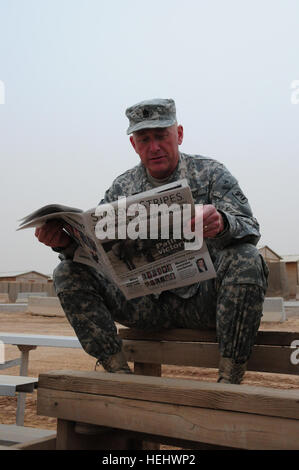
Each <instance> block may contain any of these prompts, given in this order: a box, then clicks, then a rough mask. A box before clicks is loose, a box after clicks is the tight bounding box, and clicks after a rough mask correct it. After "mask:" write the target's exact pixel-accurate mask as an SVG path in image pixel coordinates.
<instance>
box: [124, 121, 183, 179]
mask: <svg viewBox="0 0 299 470" xmlns="http://www.w3.org/2000/svg"><path fill="white" fill-rule="evenodd" d="M130 141H131V144H132V145H133V147H134V149H135V151H136V152H137V153H138V155H139V157H140V159H141V161H142V163H143V165H144V166H145V167H146V168H147V169H148V171H149V173H150V174H151V175H152V176H153V177H154V178H158V179H162V178H166V177H167V176H169V175H171V173H173V171H174V170H175V168H176V166H177V164H178V161H179V145H180V144H181V143H182V141H183V127H182V126H178V125H176V124H175V125H173V126H171V127H165V128H160V127H159V128H156V129H142V130H140V131H137V132H134V133H133V135H132V136H131V137H130Z"/></svg>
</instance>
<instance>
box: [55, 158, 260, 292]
mask: <svg viewBox="0 0 299 470" xmlns="http://www.w3.org/2000/svg"><path fill="white" fill-rule="evenodd" d="M183 178H186V179H187V181H188V182H189V186H190V188H191V191H192V195H193V199H194V202H195V204H213V205H214V206H215V207H216V209H217V210H218V211H219V212H221V214H222V216H223V218H224V222H225V229H224V231H223V232H221V233H220V234H219V235H217V236H216V237H214V238H209V239H206V243H207V246H208V249H209V252H210V255H211V258H212V259H215V258H216V255H217V252H218V250H219V249H220V250H221V249H222V248H224V247H226V246H228V245H231V244H235V243H243V242H247V243H252V244H254V245H256V244H257V242H258V240H259V239H260V233H259V224H258V222H257V220H256V219H255V218H254V217H253V215H252V211H251V208H250V206H249V203H248V200H247V198H246V196H245V195H244V194H243V192H242V190H241V189H240V187H239V185H238V182H237V180H236V178H234V177H233V176H232V175H231V173H229V171H228V170H227V169H226V168H225V166H224V165H223V164H221V163H219V162H218V161H216V160H214V159H212V158H207V157H202V156H200V155H187V154H184V153H181V154H180V160H179V163H178V166H177V168H176V170H175V171H174V173H173V174H172V176H171V178H170V179H169V180H168V181H167V182H168V183H170V182H172V181H177V180H179V179H183ZM152 188H153V186H152V183H151V182H150V181H149V180H148V178H147V173H146V169H145V167H144V166H143V165H142V164H141V163H140V164H139V165H136V166H135V167H133V168H131V169H130V170H127V171H126V172H125V173H123V174H122V175H120V176H118V177H117V178H116V179H115V180H114V181H113V183H112V185H111V186H110V188H109V189H108V190H107V191H106V192H105V196H104V198H103V199H102V200H101V202H100V204H103V203H107V202H112V201H116V200H117V199H118V197H120V196H130V195H132V194H136V193H140V192H142V191H147V190H149V189H152ZM76 247H77V245H76V243H73V244H72V245H71V246H70V247H67V248H66V249H65V250H60V253H61V255H60V258H61V259H65V258H72V257H73V253H74V251H75V249H76ZM198 285H199V284H198V283H196V284H192V285H190V286H186V287H181V288H177V289H172V290H171V292H175V293H176V294H177V295H179V296H180V297H183V298H188V297H191V296H192V295H194V294H195V293H196V291H197V289H198Z"/></svg>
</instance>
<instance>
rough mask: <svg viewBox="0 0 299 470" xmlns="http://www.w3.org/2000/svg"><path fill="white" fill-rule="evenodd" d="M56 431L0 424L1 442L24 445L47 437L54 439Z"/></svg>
mask: <svg viewBox="0 0 299 470" xmlns="http://www.w3.org/2000/svg"><path fill="white" fill-rule="evenodd" d="M54 436H55V431H51V430H49V429H39V428H31V427H27V426H17V425H15V424H0V441H7V442H14V443H24V442H29V441H33V440H36V439H40V438H45V437H54Z"/></svg>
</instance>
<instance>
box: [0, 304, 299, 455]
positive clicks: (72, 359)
mask: <svg viewBox="0 0 299 470" xmlns="http://www.w3.org/2000/svg"><path fill="white" fill-rule="evenodd" d="M286 311H287V313H288V312H289V311H290V312H292V314H294V313H298V315H299V308H290V309H288V308H287V309H286ZM0 325H1V331H2V332H6V333H28V334H34V333H36V334H45V335H71V336H73V335H74V332H73V330H72V328H71V326H70V325H69V323H68V322H67V320H66V319H65V318H60V317H45V316H39V315H31V314H28V313H0ZM260 329H267V330H274V329H280V330H287V331H294V332H297V331H298V339H299V316H297V317H295V316H292V317H289V318H288V319H287V320H286V321H285V322H283V323H262V325H261V327H260ZM18 356H19V350H18V348H17V347H16V346H12V345H5V360H10V359H14V358H16V357H18ZM94 366H95V359H94V358H92V357H91V356H89V355H88V354H86V353H85V352H84V351H83V350H81V349H65V348H46V347H38V348H37V349H35V350H32V351H31V352H30V361H29V371H28V375H29V376H32V377H38V375H39V374H40V373H41V372H48V371H50V370H58V369H61V370H63V369H73V370H94ZM162 371H163V375H164V376H169V377H180V378H192V379H195V378H198V379H199V380H205V381H210V382H216V380H217V371H215V370H212V369H197V368H194V367H178V366H163V369H162ZM0 374H6V375H19V367H12V368H10V369H5V370H2V371H0ZM243 383H244V384H248V385H262V386H265V387H275V388H283V389H290V388H297V389H298V388H299V376H291V375H278V374H266V373H257V372H246V375H245V378H244V381H243ZM36 394H37V392H36V391H35V392H34V393H33V394H27V396H26V410H25V421H24V424H25V426H31V427H40V428H44V429H53V430H55V429H56V419H55V418H49V417H45V416H38V415H37V414H36V398H37V397H36ZM16 407H17V398H16V397H0V423H1V424H15V419H16ZM165 448H166V447H165ZM167 448H168V449H169V448H170V447H167Z"/></svg>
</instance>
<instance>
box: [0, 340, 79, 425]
mask: <svg viewBox="0 0 299 470" xmlns="http://www.w3.org/2000/svg"><path fill="white" fill-rule="evenodd" d="M0 341H1V342H2V343H3V344H12V345H15V346H17V347H18V349H19V350H20V351H21V357H19V358H16V359H12V360H10V361H6V362H4V363H3V364H1V363H0V370H3V369H7V368H10V367H14V366H16V365H20V375H21V376H27V375H28V366H29V353H30V351H31V350H32V349H36V348H37V347H38V346H44V347H57V348H82V346H81V344H80V342H79V340H78V339H77V338H76V336H55V335H33V334H20V333H0ZM25 400H26V394H25V393H24V392H23V393H19V395H18V404H17V413H16V424H17V425H19V426H22V425H23V424H24V414H25Z"/></svg>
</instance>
